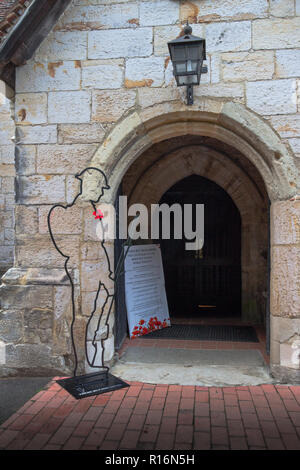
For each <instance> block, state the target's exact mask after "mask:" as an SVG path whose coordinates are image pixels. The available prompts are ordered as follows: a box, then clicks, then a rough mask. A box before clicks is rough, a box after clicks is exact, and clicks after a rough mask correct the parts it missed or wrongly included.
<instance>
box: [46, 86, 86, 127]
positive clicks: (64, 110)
mask: <svg viewBox="0 0 300 470" xmlns="http://www.w3.org/2000/svg"><path fill="white" fill-rule="evenodd" d="M48 116H49V122H53V123H54V122H55V123H68V124H69V123H80V122H89V121H90V118H91V94H90V92H89V91H73V92H72V91H71V92H67V91H64V92H53V93H49V96H48Z"/></svg>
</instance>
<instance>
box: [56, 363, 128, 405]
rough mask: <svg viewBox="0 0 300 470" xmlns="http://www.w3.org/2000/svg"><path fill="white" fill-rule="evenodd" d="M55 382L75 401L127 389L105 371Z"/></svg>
mask: <svg viewBox="0 0 300 470" xmlns="http://www.w3.org/2000/svg"><path fill="white" fill-rule="evenodd" d="M56 382H57V383H58V384H59V385H60V386H61V387H63V388H64V389H65V390H67V392H69V393H70V395H72V396H73V397H74V398H76V399H77V400H78V399H80V398H86V397H91V396H93V395H100V394H101V393H106V392H111V391H114V390H119V389H120V388H124V387H129V385H128V384H127V383H126V382H124V381H123V380H121V379H119V378H118V377H115V376H114V375H112V374H110V373H109V372H107V371H106V370H104V371H102V372H96V373H94V372H93V373H91V374H85V375H79V376H76V377H69V378H67V379H60V380H56Z"/></svg>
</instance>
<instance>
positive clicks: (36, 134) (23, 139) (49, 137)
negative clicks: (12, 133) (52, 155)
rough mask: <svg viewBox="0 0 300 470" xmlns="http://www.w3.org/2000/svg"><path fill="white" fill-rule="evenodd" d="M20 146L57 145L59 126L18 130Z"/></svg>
mask: <svg viewBox="0 0 300 470" xmlns="http://www.w3.org/2000/svg"><path fill="white" fill-rule="evenodd" d="M17 134H18V141H19V142H20V144H55V143H56V142H57V126H55V125H51V126H23V127H18V129H17Z"/></svg>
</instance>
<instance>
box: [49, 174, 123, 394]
mask: <svg viewBox="0 0 300 470" xmlns="http://www.w3.org/2000/svg"><path fill="white" fill-rule="evenodd" d="M75 178H77V179H79V180H80V191H79V193H78V194H77V195H76V197H75V198H74V200H73V202H72V203H71V204H67V205H62V204H55V205H54V206H53V207H52V208H51V209H50V211H49V213H48V228H49V233H50V237H51V239H52V242H53V243H54V246H55V248H56V249H57V251H58V252H59V253H60V254H61V255H62V256H63V257H64V258H65V264H64V267H65V271H66V274H67V276H68V278H69V281H70V284H71V300H72V323H71V340H72V346H73V351H74V358H75V368H74V377H73V378H68V379H63V380H58V381H57V382H58V383H59V384H60V385H61V386H62V387H64V388H65V389H66V390H67V391H68V392H69V393H71V394H72V395H73V396H74V397H75V398H84V397H86V396H91V395H97V394H99V393H104V392H106V391H108V390H116V389H119V388H122V387H126V386H128V384H126V383H125V382H123V381H122V380H120V379H118V378H117V377H114V376H113V375H111V374H109V372H108V371H109V367H106V366H104V352H105V348H104V341H105V340H106V339H107V338H108V335H109V324H108V321H109V317H110V313H111V310H112V306H113V302H114V297H115V291H114V294H110V293H109V285H108V283H110V282H111V281H112V282H113V281H114V282H116V280H117V278H118V276H119V274H120V272H121V270H122V269H123V264H124V260H125V257H126V254H127V251H128V249H129V246H130V239H128V240H127V242H125V244H128V248H127V250H126V253H124V250H122V254H121V256H120V258H119V260H118V263H117V266H116V269H115V276H114V277H113V273H112V270H111V266H110V260H109V256H108V252H107V249H106V247H105V237H104V232H105V230H104V227H103V223H102V217H103V214H102V213H101V212H99V211H97V209H96V204H97V203H98V202H99V201H100V199H101V197H102V196H103V194H104V190H105V189H110V186H109V185H108V182H107V178H106V175H105V174H104V173H103V171H101V170H99V169H98V168H94V167H88V168H86V169H85V170H83V171H82V172H81V173H79V174H77V175H75ZM81 196H83V201H89V202H90V204H91V206H92V208H93V209H94V212H93V215H94V216H95V219H99V221H100V224H101V227H102V232H103V236H102V241H101V247H102V257H103V261H104V263H105V264H106V269H107V270H106V274H105V275H104V277H105V279H104V282H103V279H102V280H101V279H99V282H98V289H97V293H96V296H95V299H94V307H93V311H92V312H90V315H89V316H88V317H86V316H85V317H84V318H87V323H86V326H85V345H84V349H85V357H86V360H87V363H88V364H89V366H90V367H95V368H97V369H98V372H97V373H92V374H86V375H81V376H77V372H78V370H77V369H78V354H77V353H78V349H79V348H80V346H81V345H80V340H78V335H76V338H75V335H74V329H75V327H76V322H77V320H78V318H77V317H78V315H76V303H75V288H74V281H73V273H72V268H71V267H70V266H69V264H68V263H69V260H70V259H71V258H72V253H71V252H70V253H66V248H63V249H62V248H61V247H59V241H58V240H56V239H55V235H54V230H52V228H51V215H52V213H53V211H54V210H55V209H57V208H61V209H63V210H64V211H66V212H65V214H64V218H65V219H66V220H68V219H70V217H72V212H73V211H72V209H73V208H74V207H75V205H76V202H77V201H78V199H79V198H80V197H81ZM73 210H74V209H73ZM125 244H124V245H125ZM62 250H64V252H63V251H62ZM102 273H103V271H102ZM102 276H103V274H102ZM100 292H103V294H104V302H103V305H102V308H101V313H100V315H99V318H98V321H96V328H95V331H94V337H93V340H92V346H93V348H94V351H92V353H91V354H89V351H88V347H87V343H88V341H87V340H88V330H89V326H90V324H91V320H92V319H93V318H94V316H95V313H96V310H97V301H98V297H99V294H100ZM104 309H107V315H106V318H105V325H104V326H105V328H106V335H105V337H103V334H102V335H101V334H100V335H99V333H100V331H99V329H100V326H101V320H102V317H103V313H104ZM96 320H97V319H96ZM98 336H100V338H99V339H98ZM78 341H79V343H78ZM99 342H100V343H101V354H99V351H98V344H99ZM76 343H77V344H76ZM80 349H81V348H80ZM96 362H100V364H96ZM99 368H101V372H99Z"/></svg>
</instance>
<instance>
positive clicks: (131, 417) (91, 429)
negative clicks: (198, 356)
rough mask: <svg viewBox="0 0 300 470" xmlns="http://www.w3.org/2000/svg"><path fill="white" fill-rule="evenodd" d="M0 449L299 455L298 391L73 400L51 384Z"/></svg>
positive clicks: (5, 427) (138, 389)
mask: <svg viewBox="0 0 300 470" xmlns="http://www.w3.org/2000/svg"><path fill="white" fill-rule="evenodd" d="M0 449H17V450H20V449H35V450H37V449H49V450H50V449H53V450H54V449H76V450H79V449H91V450H92V449H113V450H115V449H131V450H132V449H160V450H172V449H180V450H185V449H235V450H237V449H288V450H292V449H297V450H300V386H284V385H280V386H273V385H262V386H255V387H226V388H221V387H220V388H216V387H211V388H207V387H198V386H196V387H193V386H178V385H150V384H143V383H139V382H131V386H130V387H129V388H128V389H122V390H119V391H116V392H113V393H106V394H103V395H98V396H97V397H91V398H85V399H82V400H75V399H74V398H72V397H71V396H70V395H69V394H68V393H67V392H66V391H65V390H63V389H61V388H60V387H59V385H58V384H56V383H55V382H54V379H53V381H52V382H50V384H49V385H48V386H47V387H46V388H45V390H43V391H41V392H39V393H38V394H37V395H35V396H34V397H33V398H32V399H31V400H30V401H28V402H27V403H26V404H25V405H24V406H23V407H22V408H21V409H20V410H18V412H17V413H15V414H14V415H13V416H11V417H10V418H9V419H8V420H7V421H6V422H5V423H3V424H2V426H1V427H0Z"/></svg>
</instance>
